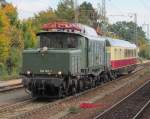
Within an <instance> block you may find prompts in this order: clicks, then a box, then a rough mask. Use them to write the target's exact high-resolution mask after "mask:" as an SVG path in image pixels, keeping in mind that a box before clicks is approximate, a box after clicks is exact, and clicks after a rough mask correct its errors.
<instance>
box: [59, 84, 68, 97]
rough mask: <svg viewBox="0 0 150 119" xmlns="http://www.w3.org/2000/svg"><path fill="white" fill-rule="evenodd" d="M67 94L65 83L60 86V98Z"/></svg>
mask: <svg viewBox="0 0 150 119" xmlns="http://www.w3.org/2000/svg"><path fill="white" fill-rule="evenodd" d="M65 96H66V90H65V87H64V85H63V84H62V85H61V86H60V87H59V88H58V97H59V98H64V97H65Z"/></svg>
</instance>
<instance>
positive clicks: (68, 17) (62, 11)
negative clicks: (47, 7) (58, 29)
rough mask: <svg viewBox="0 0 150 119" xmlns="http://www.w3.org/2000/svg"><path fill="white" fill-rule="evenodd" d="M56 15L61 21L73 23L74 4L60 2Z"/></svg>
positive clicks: (65, 0)
mask: <svg viewBox="0 0 150 119" xmlns="http://www.w3.org/2000/svg"><path fill="white" fill-rule="evenodd" d="M55 13H56V15H57V17H58V19H59V20H61V21H69V22H74V18H75V17H74V16H75V15H74V4H73V0H62V1H61V2H60V3H59V4H58V7H57V10H56V12H55Z"/></svg>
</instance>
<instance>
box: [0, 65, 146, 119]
mask: <svg viewBox="0 0 150 119" xmlns="http://www.w3.org/2000/svg"><path fill="white" fill-rule="evenodd" d="M142 69H143V67H139V68H138V69H137V70H136V71H135V72H133V73H132V74H130V76H131V75H133V74H134V73H136V72H138V71H140V70H142ZM126 77H129V76H122V77H120V78H118V79H121V78H126ZM110 83H111V82H110ZM104 85H107V83H105V84H104ZM104 85H100V86H98V87H96V88H92V89H89V90H86V91H84V92H81V93H79V94H76V95H75V96H70V97H67V98H65V99H60V100H54V101H51V102H36V101H34V100H31V99H30V100H26V101H24V102H20V103H16V104H14V105H11V106H7V107H5V108H0V119H8V118H12V119H18V118H21V119H28V118H30V117H31V116H32V115H36V114H39V113H40V112H43V110H45V112H47V111H46V110H49V111H50V112H51V113H52V112H53V113H55V114H56V113H58V112H59V111H61V110H63V106H64V105H66V106H67V107H69V106H70V105H69V102H70V103H74V102H75V101H76V99H77V98H79V97H80V96H82V95H86V94H88V93H89V92H94V91H95V90H96V89H98V88H100V87H101V86H104ZM61 105H63V106H62V108H61ZM41 119H42V118H41Z"/></svg>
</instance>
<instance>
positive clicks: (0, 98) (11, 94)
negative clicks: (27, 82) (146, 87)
mask: <svg viewBox="0 0 150 119" xmlns="http://www.w3.org/2000/svg"><path fill="white" fill-rule="evenodd" d="M28 98H30V96H29V95H28V94H27V93H26V92H25V91H24V89H23V88H22V89H16V90H12V91H8V92H5V93H0V107H2V106H4V105H9V104H13V103H16V102H19V101H22V100H25V99H28Z"/></svg>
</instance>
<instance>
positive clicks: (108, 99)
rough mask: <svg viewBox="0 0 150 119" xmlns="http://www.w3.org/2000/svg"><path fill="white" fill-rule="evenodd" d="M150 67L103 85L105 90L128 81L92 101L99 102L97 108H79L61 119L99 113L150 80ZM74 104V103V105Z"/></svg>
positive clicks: (80, 118)
mask: <svg viewBox="0 0 150 119" xmlns="http://www.w3.org/2000/svg"><path fill="white" fill-rule="evenodd" d="M149 71H150V67H149V68H147V69H145V70H143V71H140V72H138V74H134V75H133V76H131V77H130V78H127V79H123V80H116V81H115V82H112V83H111V84H110V85H109V86H107V87H103V88H102V89H101V90H104V91H105V92H106V91H107V90H108V89H109V90H110V89H113V88H115V87H116V86H117V87H118V86H120V85H122V84H123V83H126V82H130V83H128V84H127V85H125V86H124V87H122V88H120V89H119V90H117V91H115V92H113V93H111V94H106V95H105V97H104V98H99V99H97V100H96V101H94V103H95V104H100V105H102V106H99V107H97V108H89V109H81V110H80V111H79V113H77V114H71V113H69V114H68V115H66V116H64V117H63V118H61V119H92V118H94V117H95V116H96V115H98V114H99V113H101V112H103V111H104V110H105V109H107V108H109V107H110V106H111V105H113V104H115V103H116V102H117V101H119V100H121V99H122V98H123V97H125V96H127V95H128V94H129V93H131V92H132V91H134V90H135V89H136V88H138V87H139V86H140V85H141V84H143V83H144V82H146V81H148V80H150V78H149V77H150V72H149ZM100 95H102V93H99V96H100ZM74 106H75V105H74Z"/></svg>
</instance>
